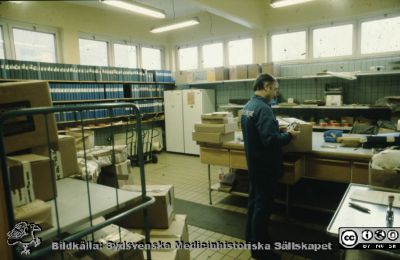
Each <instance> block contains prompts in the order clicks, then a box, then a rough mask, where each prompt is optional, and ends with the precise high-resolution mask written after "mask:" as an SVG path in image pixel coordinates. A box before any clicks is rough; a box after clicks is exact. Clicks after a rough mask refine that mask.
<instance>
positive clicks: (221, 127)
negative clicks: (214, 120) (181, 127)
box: [194, 122, 237, 134]
mask: <svg viewBox="0 0 400 260" xmlns="http://www.w3.org/2000/svg"><path fill="white" fill-rule="evenodd" d="M236 129H237V123H236V122H233V123H228V124H195V125H194V130H195V131H196V132H206V133H221V134H226V133H232V132H235V131H236Z"/></svg>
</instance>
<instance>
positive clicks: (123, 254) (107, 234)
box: [86, 224, 144, 260]
mask: <svg viewBox="0 0 400 260" xmlns="http://www.w3.org/2000/svg"><path fill="white" fill-rule="evenodd" d="M86 240H91V236H90V235H89V236H88V237H87V239H86ZM94 240H95V241H96V242H101V243H103V244H104V245H107V243H109V244H111V243H119V242H122V243H124V242H128V243H142V242H144V236H142V235H140V234H137V233H133V232H130V231H129V230H126V229H124V228H120V227H118V226H117V225H112V224H111V225H109V226H106V227H104V228H102V229H100V230H98V231H96V232H95V233H94ZM95 255H96V259H97V260H119V259H122V260H131V259H132V260H142V259H144V258H143V251H140V250H134V249H127V250H114V249H109V248H107V247H106V246H103V248H102V249H101V250H97V251H95Z"/></svg>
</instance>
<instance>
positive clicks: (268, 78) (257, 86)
mask: <svg viewBox="0 0 400 260" xmlns="http://www.w3.org/2000/svg"><path fill="white" fill-rule="evenodd" d="M275 81H276V79H275V78H274V77H273V76H272V75H270V74H268V73H265V74H261V75H260V76H258V78H257V79H256V81H255V82H254V85H253V89H254V91H256V90H261V89H264V85H265V82H268V84H272V83H274V82H275Z"/></svg>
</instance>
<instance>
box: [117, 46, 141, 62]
mask: <svg viewBox="0 0 400 260" xmlns="http://www.w3.org/2000/svg"><path fill="white" fill-rule="evenodd" d="M114 62H115V66H116V67H124V68H137V58H136V46H134V45H126V44H118V43H115V44H114Z"/></svg>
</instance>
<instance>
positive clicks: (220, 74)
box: [214, 67, 229, 81]
mask: <svg viewBox="0 0 400 260" xmlns="http://www.w3.org/2000/svg"><path fill="white" fill-rule="evenodd" d="M214 71H215V80H216V81H219V80H228V79H229V69H228V68H224V67H218V68H214Z"/></svg>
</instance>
